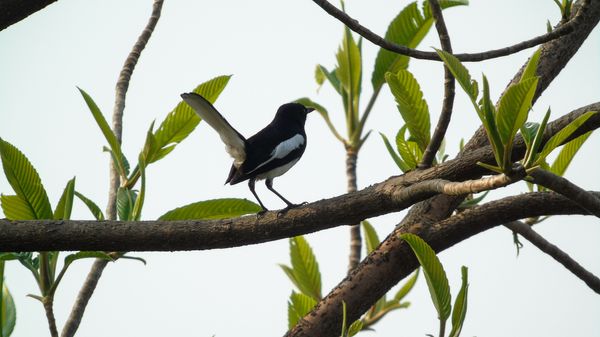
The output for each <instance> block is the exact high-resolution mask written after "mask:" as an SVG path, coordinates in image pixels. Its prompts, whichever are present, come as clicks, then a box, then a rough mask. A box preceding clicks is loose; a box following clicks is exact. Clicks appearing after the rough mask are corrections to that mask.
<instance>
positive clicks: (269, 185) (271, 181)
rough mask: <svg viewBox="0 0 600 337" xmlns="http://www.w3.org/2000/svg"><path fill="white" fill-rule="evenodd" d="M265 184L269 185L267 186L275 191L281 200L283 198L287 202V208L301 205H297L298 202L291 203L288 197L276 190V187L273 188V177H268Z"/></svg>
mask: <svg viewBox="0 0 600 337" xmlns="http://www.w3.org/2000/svg"><path fill="white" fill-rule="evenodd" d="M265 185H267V188H268V189H269V190H270V191H271V192H273V193H275V194H276V195H277V196H278V197H279V198H280V199H281V200H283V202H285V203H286V205H287V207H286V208H285V210H288V209H290V208H293V207H298V206H300V205H296V204H293V203H291V202H290V201H289V200H287V199H286V198H284V197H283V195H281V194H279V192H277V191H275V189H274V188H273V179H267V180H266V181H265ZM303 204H304V203H303Z"/></svg>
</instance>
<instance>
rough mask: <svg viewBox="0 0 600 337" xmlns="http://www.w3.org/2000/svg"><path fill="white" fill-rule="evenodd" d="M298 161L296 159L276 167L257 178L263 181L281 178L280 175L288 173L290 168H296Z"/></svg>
mask: <svg viewBox="0 0 600 337" xmlns="http://www.w3.org/2000/svg"><path fill="white" fill-rule="evenodd" d="M299 159H300V158H298V159H294V160H292V161H291V162H289V163H287V164H285V165H283V166H279V167H276V168H274V169H272V170H271V171H267V172H265V173H261V174H259V175H257V176H256V179H258V180H261V179H273V178H275V177H279V176H280V175H282V174H284V173H286V172H287V171H288V170H289V169H290V168H292V166H294V165H295V164H296V163H297V162H298V160H299Z"/></svg>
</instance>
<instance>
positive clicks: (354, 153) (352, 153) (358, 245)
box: [346, 146, 362, 272]
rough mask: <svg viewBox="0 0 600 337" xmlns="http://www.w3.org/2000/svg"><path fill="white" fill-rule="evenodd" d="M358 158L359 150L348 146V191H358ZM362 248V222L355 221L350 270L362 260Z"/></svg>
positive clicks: (352, 228) (351, 231) (351, 238)
mask: <svg viewBox="0 0 600 337" xmlns="http://www.w3.org/2000/svg"><path fill="white" fill-rule="evenodd" d="M357 159H358V150H356V149H354V148H353V147H351V146H346V180H347V181H348V192H349V193H352V192H356V190H357V189H358V187H357V186H358V185H357V183H356V161H357ZM361 249H362V237H361V233H360V224H358V223H355V224H353V225H352V226H350V254H349V256H348V272H350V271H351V270H352V269H354V268H356V266H357V265H358V263H359V262H360V251H361Z"/></svg>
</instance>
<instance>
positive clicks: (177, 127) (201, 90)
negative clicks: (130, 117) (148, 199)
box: [146, 75, 231, 164]
mask: <svg viewBox="0 0 600 337" xmlns="http://www.w3.org/2000/svg"><path fill="white" fill-rule="evenodd" d="M230 78H231V75H226V76H218V77H215V78H213V79H211V80H208V81H206V82H204V83H202V84H200V85H198V86H197V87H196V88H195V89H194V90H193V92H195V93H197V94H199V95H201V96H202V97H204V98H205V99H206V100H207V101H209V102H211V103H214V102H215V101H216V100H217V98H218V97H219V95H220V94H221V92H222V91H223V89H225V86H226V85H227V83H229V79H230ZM198 123H200V117H198V115H197V114H196V113H195V112H194V110H193V109H192V108H191V107H190V106H189V105H188V104H187V103H185V102H184V101H183V100H182V101H181V102H179V104H177V106H176V107H175V109H173V110H172V111H171V112H170V113H169V114H168V115H167V117H165V120H164V121H163V122H162V123H161V124H160V126H159V127H158V129H157V130H156V132H155V133H154V138H155V141H156V150H155V151H154V152H151V153H149V154H148V155H147V159H146V161H147V163H148V164H150V163H153V162H155V161H157V160H159V159H161V158H163V157H164V156H166V155H167V154H168V153H170V152H171V151H172V150H173V148H174V146H175V145H177V144H179V143H180V142H181V141H183V140H184V139H185V138H186V137H187V136H189V134H190V133H192V131H194V129H195V128H196V126H197V125H198ZM167 146H171V147H170V150H164V149H165V148H166V147H167Z"/></svg>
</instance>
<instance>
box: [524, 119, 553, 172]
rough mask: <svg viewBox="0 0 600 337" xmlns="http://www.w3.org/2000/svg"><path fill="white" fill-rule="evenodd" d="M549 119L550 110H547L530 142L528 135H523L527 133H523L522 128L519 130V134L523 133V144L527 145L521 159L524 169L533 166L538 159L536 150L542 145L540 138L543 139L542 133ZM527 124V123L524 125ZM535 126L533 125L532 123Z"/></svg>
mask: <svg viewBox="0 0 600 337" xmlns="http://www.w3.org/2000/svg"><path fill="white" fill-rule="evenodd" d="M549 118H550V108H548V111H546V115H544V118H543V119H542V123H541V124H539V125H538V126H537V128H536V130H535V136H534V137H533V139H532V140H530V141H529V143H528V140H527V137H530V135H526V134H525V133H527V132H528V131H525V133H523V128H521V133H523V138H524V139H525V143H526V145H527V151H526V152H525V156H524V157H523V163H524V164H523V165H524V166H525V168H529V167H531V166H533V163H535V161H536V160H537V157H538V150H539V147H540V144H541V143H542V138H544V131H545V130H546V124H547V123H548V119H549ZM525 124H527V123H525ZM534 125H535V123H534Z"/></svg>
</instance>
